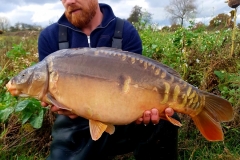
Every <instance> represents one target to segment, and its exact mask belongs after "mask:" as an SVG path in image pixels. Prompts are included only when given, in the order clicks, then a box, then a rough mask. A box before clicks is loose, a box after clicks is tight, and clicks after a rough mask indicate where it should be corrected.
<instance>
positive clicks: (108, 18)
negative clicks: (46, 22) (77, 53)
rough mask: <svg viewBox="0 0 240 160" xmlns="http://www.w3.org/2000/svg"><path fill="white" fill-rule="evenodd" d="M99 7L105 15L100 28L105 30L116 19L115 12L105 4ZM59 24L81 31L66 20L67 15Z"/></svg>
mask: <svg viewBox="0 0 240 160" xmlns="http://www.w3.org/2000/svg"><path fill="white" fill-rule="evenodd" d="M99 6H100V10H101V12H102V13H103V20H102V23H101V24H100V26H99V27H100V28H104V27H106V26H107V25H108V24H109V23H110V22H111V21H112V20H113V19H115V18H116V17H115V15H114V13H113V10H112V8H111V7H110V6H109V5H107V4H103V3H99ZM57 23H58V24H60V25H64V26H67V27H70V28H72V29H74V30H79V31H80V29H78V28H77V27H75V26H74V25H72V24H71V23H70V22H69V21H68V20H67V18H66V16H65V14H64V13H63V15H62V16H61V17H60V19H59V20H58V22H57Z"/></svg>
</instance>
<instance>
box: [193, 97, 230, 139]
mask: <svg viewBox="0 0 240 160" xmlns="http://www.w3.org/2000/svg"><path fill="white" fill-rule="evenodd" d="M203 94H204V96H205V106H204V108H203V110H202V111H201V112H200V113H199V114H198V115H197V116H195V117H192V119H193V121H194V123H195V125H196V126H197V128H198V129H199V130H200V132H201V133H202V135H203V136H204V137H205V138H206V139H207V140H209V141H222V140H223V139H224V135H223V131H222V127H221V125H220V122H227V121H231V120H232V119H233V108H232V105H231V104H230V103H229V102H228V101H227V100H225V99H223V98H221V97H218V96H216V95H214V94H210V93H207V92H203Z"/></svg>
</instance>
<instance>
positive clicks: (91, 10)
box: [65, 0, 98, 28]
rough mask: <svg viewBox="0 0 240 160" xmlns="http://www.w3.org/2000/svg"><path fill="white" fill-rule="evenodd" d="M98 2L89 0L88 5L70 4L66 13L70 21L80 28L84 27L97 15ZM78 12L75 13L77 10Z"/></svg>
mask: <svg viewBox="0 0 240 160" xmlns="http://www.w3.org/2000/svg"><path fill="white" fill-rule="evenodd" d="M97 7H98V2H97V1H96V0H89V2H88V4H87V5H86V6H78V5H77V4H76V5H70V6H69V7H68V8H67V9H66V11H65V15H66V17H67V19H68V21H69V22H71V23H72V24H73V25H74V26H76V27H78V28H84V27H85V26H87V25H88V24H89V22H90V21H91V20H92V19H93V17H94V16H95V15H96V10H97ZM74 11H75V12H76V13H75V12H74Z"/></svg>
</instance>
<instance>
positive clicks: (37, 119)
mask: <svg viewBox="0 0 240 160" xmlns="http://www.w3.org/2000/svg"><path fill="white" fill-rule="evenodd" d="M43 116H44V110H41V111H40V112H39V114H37V115H32V116H31V118H30V119H29V121H30V124H31V125H32V126H33V127H34V128H37V129H38V128H41V127H42V122H43Z"/></svg>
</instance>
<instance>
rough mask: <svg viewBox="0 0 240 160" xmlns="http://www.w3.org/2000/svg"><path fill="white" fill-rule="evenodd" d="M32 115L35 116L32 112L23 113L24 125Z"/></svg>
mask: <svg viewBox="0 0 240 160" xmlns="http://www.w3.org/2000/svg"><path fill="white" fill-rule="evenodd" d="M32 115H33V113H32V112H24V113H22V124H25V123H26V122H27V121H28V120H29V118H30V117H31V116H32Z"/></svg>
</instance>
